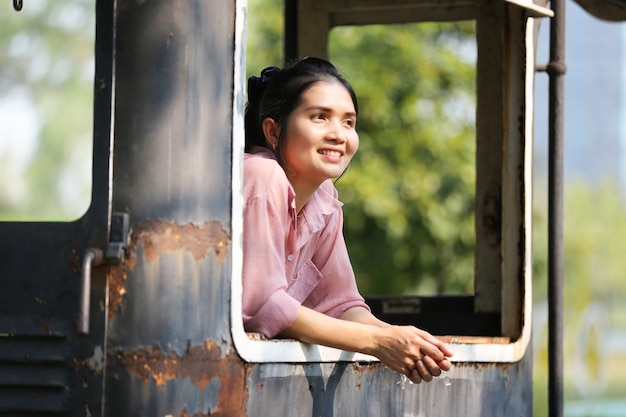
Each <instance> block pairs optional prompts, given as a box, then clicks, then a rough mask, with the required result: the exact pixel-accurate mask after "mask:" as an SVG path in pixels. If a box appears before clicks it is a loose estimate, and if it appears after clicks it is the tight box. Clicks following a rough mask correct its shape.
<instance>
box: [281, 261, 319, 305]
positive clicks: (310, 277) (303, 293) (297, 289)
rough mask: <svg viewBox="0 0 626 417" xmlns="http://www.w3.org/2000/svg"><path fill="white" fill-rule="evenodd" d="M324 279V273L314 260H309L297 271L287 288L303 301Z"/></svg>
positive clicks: (292, 294)
mask: <svg viewBox="0 0 626 417" xmlns="http://www.w3.org/2000/svg"><path fill="white" fill-rule="evenodd" d="M321 279H322V273H321V272H320V271H319V269H317V266H315V264H314V263H313V261H312V260H308V261H306V262H305V263H304V265H302V268H300V270H299V271H298V272H297V273H296V275H295V277H294V280H293V281H292V282H291V285H289V287H288V288H287V294H289V295H290V296H291V297H293V298H294V299H296V300H297V301H298V302H299V303H302V302H303V301H304V300H306V299H307V297H308V296H309V294H311V292H312V291H313V290H314V289H315V287H317V284H319V282H320V281H321Z"/></svg>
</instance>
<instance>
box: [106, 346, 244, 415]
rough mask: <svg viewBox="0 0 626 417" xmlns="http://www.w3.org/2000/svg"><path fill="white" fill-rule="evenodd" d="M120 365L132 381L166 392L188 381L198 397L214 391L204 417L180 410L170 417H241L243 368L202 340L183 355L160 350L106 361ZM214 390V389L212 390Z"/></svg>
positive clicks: (124, 354)
mask: <svg viewBox="0 0 626 417" xmlns="http://www.w3.org/2000/svg"><path fill="white" fill-rule="evenodd" d="M109 360H110V361H111V362H116V363H120V364H121V365H122V367H123V368H124V369H125V370H126V371H127V372H128V374H130V375H131V376H132V377H133V378H134V379H135V380H140V381H142V382H143V383H144V384H147V385H151V386H152V385H153V386H154V387H156V388H157V391H158V390H159V389H163V390H167V388H168V387H167V385H168V383H169V384H178V385H183V384H181V381H183V380H188V381H189V382H190V383H191V384H192V385H193V386H195V387H196V388H197V390H198V392H199V393H201V392H208V391H212V390H213V391H214V393H213V395H209V397H212V401H210V403H209V404H207V405H206V410H203V411H204V412H206V414H203V411H200V412H198V411H197V410H196V408H197V406H198V404H195V405H193V406H192V404H189V407H190V408H191V411H189V410H187V409H183V410H181V411H180V412H179V413H177V414H174V415H179V416H185V415H188V416H190V415H193V416H203V415H212V416H245V415H246V412H245V404H246V400H247V390H246V386H245V376H246V367H245V365H244V364H243V363H242V362H241V361H240V360H239V358H238V357H237V356H236V355H233V354H228V355H225V356H224V355H223V354H222V351H221V349H220V347H219V346H217V345H216V344H215V343H213V342H211V341H209V340H205V341H204V343H203V344H202V345H197V346H189V347H188V348H187V349H186V350H185V351H184V352H182V353H181V354H178V353H177V352H164V351H163V350H162V349H161V348H160V347H158V346H153V347H151V348H148V349H138V350H135V351H132V352H117V353H115V354H113V355H112V357H111V358H110V359H109ZM215 388H216V389H215ZM190 412H191V413H192V414H190Z"/></svg>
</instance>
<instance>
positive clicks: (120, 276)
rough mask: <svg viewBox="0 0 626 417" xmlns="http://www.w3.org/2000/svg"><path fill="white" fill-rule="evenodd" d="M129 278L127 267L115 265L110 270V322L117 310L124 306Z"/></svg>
mask: <svg viewBox="0 0 626 417" xmlns="http://www.w3.org/2000/svg"><path fill="white" fill-rule="evenodd" d="M127 277H128V274H127V273H126V267H125V266H122V265H114V266H112V267H111V268H110V269H109V307H108V308H109V311H108V318H109V320H112V319H113V317H115V313H117V310H118V309H120V308H122V306H123V305H124V294H126V278H127Z"/></svg>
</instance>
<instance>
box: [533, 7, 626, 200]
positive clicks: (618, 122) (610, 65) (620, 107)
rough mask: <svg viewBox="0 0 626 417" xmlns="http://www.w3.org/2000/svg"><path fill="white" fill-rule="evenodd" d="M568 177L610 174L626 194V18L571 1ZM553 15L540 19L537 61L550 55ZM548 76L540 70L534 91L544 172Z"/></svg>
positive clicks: (568, 19) (586, 179) (581, 178)
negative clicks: (610, 18)
mask: <svg viewBox="0 0 626 417" xmlns="http://www.w3.org/2000/svg"><path fill="white" fill-rule="evenodd" d="M565 21H566V24H565V31H566V34H565V62H566V65H567V73H566V74H565V123H564V146H565V153H564V158H565V159H564V170H565V181H566V182H568V181H584V182H587V183H591V184H596V183H598V182H599V181H602V180H604V179H606V178H607V177H610V178H613V179H614V180H615V181H616V182H618V183H619V186H620V189H621V190H622V196H623V197H625V198H626V23H624V22H618V23H615V22H607V21H603V20H600V19H597V18H595V17H593V16H592V15H590V14H589V13H587V12H586V11H585V10H583V9H582V8H581V7H580V6H579V5H578V4H577V3H575V2H573V1H568V2H567V3H566V18H565ZM549 26H550V22H549V19H544V21H543V22H542V23H541V30H540V37H541V41H540V42H539V49H538V52H537V64H538V65H545V64H546V63H547V62H548V60H549V40H548V39H549V32H550V27H549ZM548 84H549V80H548V76H547V75H545V74H538V75H537V77H536V84H535V94H536V104H535V106H536V110H535V140H536V144H537V145H536V160H537V165H538V166H537V172H538V174H539V175H540V176H542V175H545V172H546V169H547V141H548V139H547V138H548V94H549V93H548Z"/></svg>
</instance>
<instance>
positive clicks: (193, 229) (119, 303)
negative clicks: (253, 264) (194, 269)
mask: <svg viewBox="0 0 626 417" xmlns="http://www.w3.org/2000/svg"><path fill="white" fill-rule="evenodd" d="M138 245H141V246H142V248H143V251H144V254H145V257H146V259H147V260H148V261H149V262H153V261H155V260H156V259H157V258H158V257H159V256H160V255H161V254H162V253H164V252H173V251H180V250H186V251H188V252H189V253H191V255H192V256H193V258H194V259H195V261H196V262H198V261H200V260H202V259H204V258H205V257H206V256H207V255H208V254H209V252H211V251H213V253H214V254H215V257H216V258H217V260H218V261H219V262H220V263H221V262H223V261H224V258H225V257H226V254H227V253H228V247H229V246H230V237H229V236H228V234H227V233H226V231H225V230H224V229H223V228H222V226H221V225H220V223H219V222H204V223H203V224H202V225H201V226H196V225H193V224H185V225H178V224H177V223H175V222H174V223H167V222H165V221H162V220H149V221H146V222H143V223H137V224H134V225H133V226H132V233H131V242H130V245H129V250H128V257H127V258H126V259H124V261H123V263H121V264H118V265H111V267H110V269H109V310H108V317H109V320H111V319H113V317H114V316H115V313H116V312H117V311H118V310H119V309H121V308H122V307H123V305H124V295H125V294H126V279H127V277H128V274H127V272H128V271H132V270H133V269H134V268H135V264H136V263H137V258H136V257H135V249H136V248H137V246H138Z"/></svg>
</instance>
